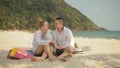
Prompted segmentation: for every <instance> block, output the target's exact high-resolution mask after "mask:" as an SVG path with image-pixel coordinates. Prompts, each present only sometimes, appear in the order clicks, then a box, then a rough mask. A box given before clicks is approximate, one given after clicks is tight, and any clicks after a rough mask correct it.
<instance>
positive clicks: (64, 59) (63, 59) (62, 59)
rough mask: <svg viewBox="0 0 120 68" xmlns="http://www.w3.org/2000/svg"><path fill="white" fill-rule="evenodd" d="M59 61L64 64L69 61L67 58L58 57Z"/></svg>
mask: <svg viewBox="0 0 120 68" xmlns="http://www.w3.org/2000/svg"><path fill="white" fill-rule="evenodd" d="M58 60H61V61H64V62H66V61H67V59H66V58H64V57H58Z"/></svg>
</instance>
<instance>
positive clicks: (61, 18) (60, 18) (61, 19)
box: [56, 17, 64, 25]
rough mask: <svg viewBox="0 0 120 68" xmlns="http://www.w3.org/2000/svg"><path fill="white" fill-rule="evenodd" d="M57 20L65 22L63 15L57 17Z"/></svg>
mask: <svg viewBox="0 0 120 68" xmlns="http://www.w3.org/2000/svg"><path fill="white" fill-rule="evenodd" d="M56 20H59V22H60V23H61V24H63V25H64V23H63V22H64V18H63V17H57V18H56Z"/></svg>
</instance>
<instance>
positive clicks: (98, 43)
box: [0, 30, 120, 68]
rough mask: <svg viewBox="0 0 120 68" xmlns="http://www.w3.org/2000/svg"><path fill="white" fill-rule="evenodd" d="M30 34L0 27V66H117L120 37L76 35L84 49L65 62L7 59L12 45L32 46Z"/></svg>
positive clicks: (97, 67)
mask: <svg viewBox="0 0 120 68" xmlns="http://www.w3.org/2000/svg"><path fill="white" fill-rule="evenodd" d="M32 40H33V33H30V32H25V31H17V30H15V31H3V30H0V68H120V40H116V39H103V38H94V39H92V38H82V37H75V42H76V43H77V44H78V46H79V48H81V49H82V50H83V53H81V54H74V55H73V56H72V57H69V58H68V61H67V62H62V61H59V60H55V61H49V60H48V59H46V60H45V61H39V62H32V61H31V60H30V59H21V60H13V59H7V58H6V57H7V54H8V51H9V50H10V49H11V48H13V47H27V48H32Z"/></svg>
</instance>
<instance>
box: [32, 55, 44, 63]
mask: <svg viewBox="0 0 120 68" xmlns="http://www.w3.org/2000/svg"><path fill="white" fill-rule="evenodd" d="M30 59H31V60H32V61H34V62H35V61H44V60H45V59H44V58H42V57H35V56H32V57H30Z"/></svg>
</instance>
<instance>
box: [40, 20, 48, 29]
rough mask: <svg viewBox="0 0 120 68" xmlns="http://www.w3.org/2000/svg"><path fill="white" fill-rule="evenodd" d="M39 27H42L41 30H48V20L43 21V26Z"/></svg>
mask: <svg viewBox="0 0 120 68" xmlns="http://www.w3.org/2000/svg"><path fill="white" fill-rule="evenodd" d="M41 28H42V29H43V30H45V31H46V30H48V22H47V21H45V22H44V23H43V26H41Z"/></svg>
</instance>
